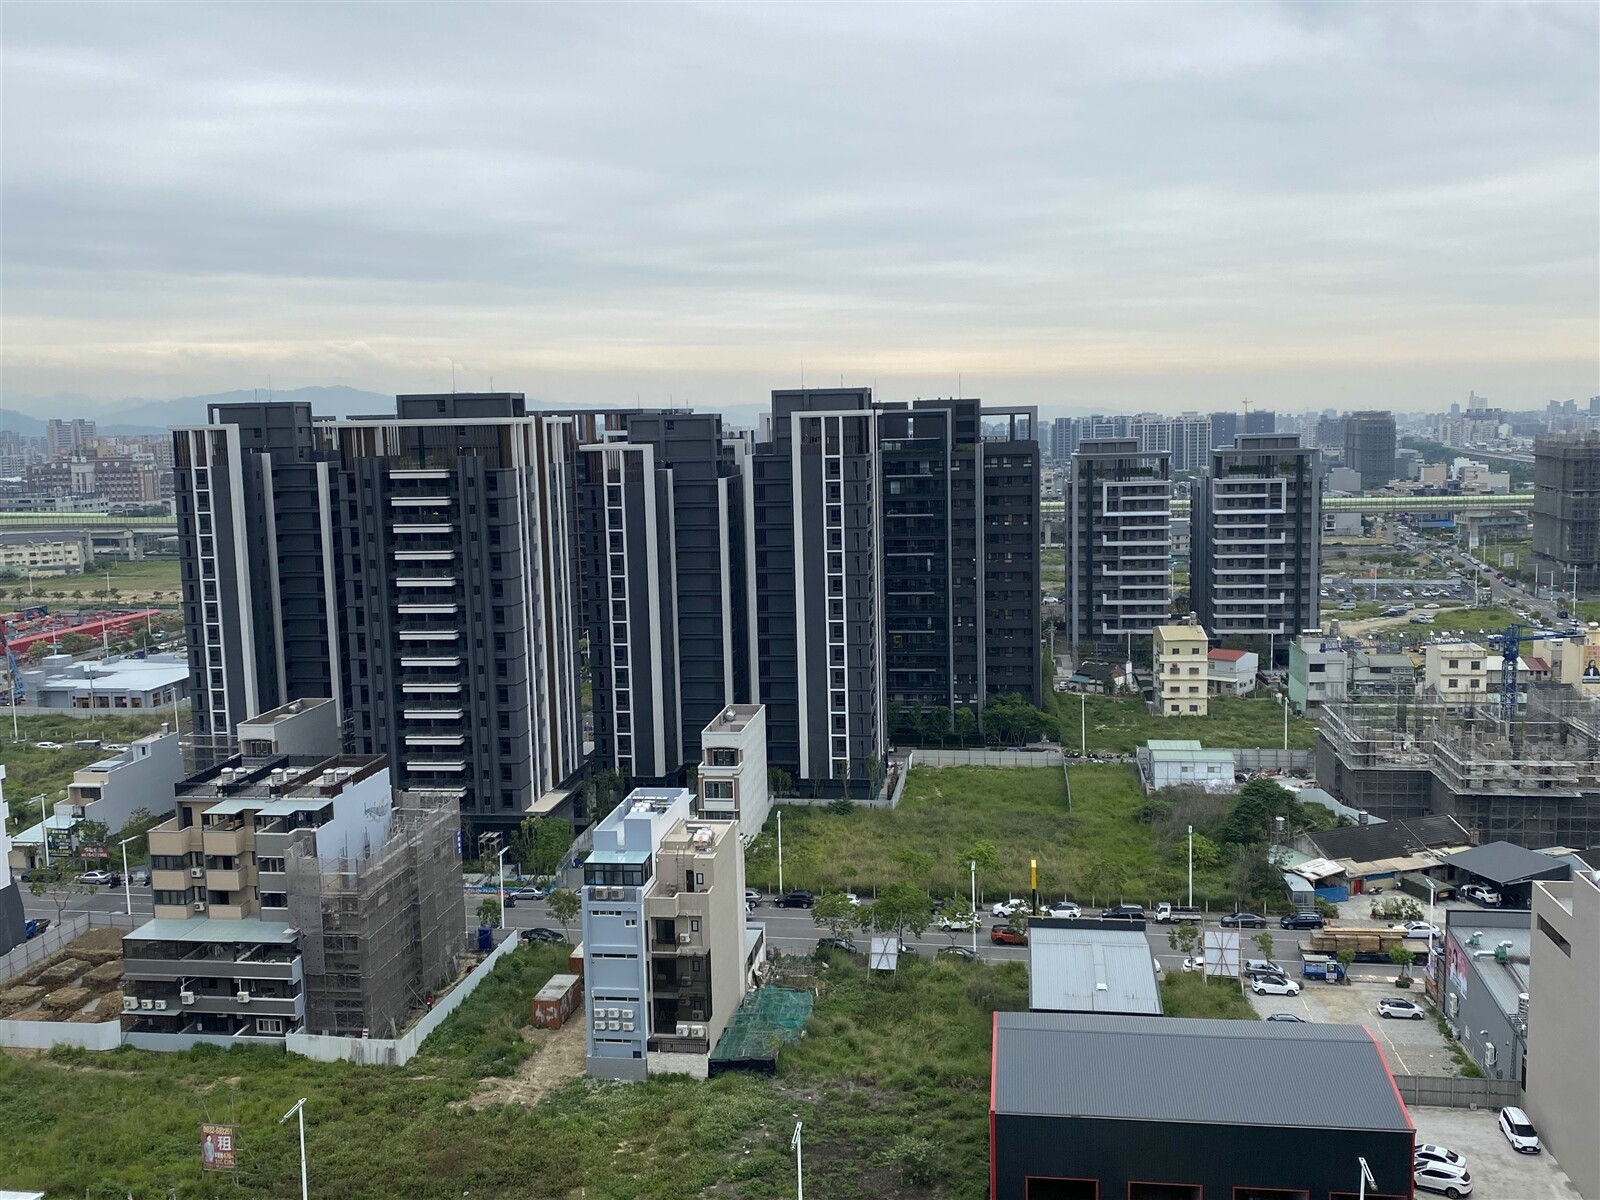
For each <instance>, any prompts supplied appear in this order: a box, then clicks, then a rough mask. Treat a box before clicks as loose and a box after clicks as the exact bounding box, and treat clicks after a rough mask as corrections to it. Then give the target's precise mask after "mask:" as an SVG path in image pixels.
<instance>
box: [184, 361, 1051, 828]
mask: <svg viewBox="0 0 1600 1200" xmlns="http://www.w3.org/2000/svg"><path fill="white" fill-rule="evenodd" d="M209 415H210V421H209V423H208V424H206V425H203V426H195V427H190V428H181V429H178V430H175V431H174V433H173V442H174V448H175V457H176V462H177V481H178V487H177V491H178V495H177V520H178V526H179V543H180V548H181V553H182V557H183V580H184V615H185V622H186V625H187V628H188V633H189V653H190V663H191V669H192V672H193V676H194V685H195V701H194V711H195V729H196V734H197V740H198V742H199V743H200V744H201V745H205V744H206V743H207V742H208V740H209V741H212V742H214V743H215V745H216V752H217V754H218V755H225V754H226V753H228V752H230V750H231V747H230V746H229V745H228V734H229V733H230V731H231V730H233V729H234V728H235V727H236V726H237V725H238V723H239V722H240V721H241V720H244V719H246V718H248V717H250V716H252V715H254V714H256V713H259V712H263V711H266V710H268V709H271V708H273V707H275V706H277V705H279V704H282V703H285V702H288V701H290V700H294V699H298V698H301V697H319V696H327V697H331V698H332V699H333V701H334V704H335V705H336V706H337V715H338V720H339V722H340V725H341V728H342V729H343V732H344V737H345V739H346V742H347V744H348V745H349V747H350V748H351V750H352V751H354V752H358V753H368V754H387V755H388V757H389V761H390V763H391V766H392V769H393V771H394V772H395V775H396V784H397V786H398V787H400V788H402V789H412V790H427V791H430V792H446V793H449V794H452V795H453V796H455V797H456V799H457V801H458V803H459V807H460V810H461V813H462V816H463V818H464V819H466V820H467V821H468V822H469V823H470V824H471V825H473V826H474V827H483V828H489V827H494V826H496V825H508V824H515V823H518V822H520V821H521V820H522V819H523V817H524V816H526V815H528V814H529V813H538V812H543V811H552V810H553V809H554V807H555V806H556V805H557V804H558V803H559V801H560V798H561V797H563V796H564V795H565V790H566V789H567V788H569V787H570V785H571V783H572V781H573V780H574V778H575V777H576V776H577V775H578V774H579V772H580V770H581V769H582V768H583V767H585V766H586V765H592V766H593V767H594V768H596V769H601V770H604V769H609V770H615V771H617V772H618V773H619V774H621V775H622V776H623V777H624V778H626V779H627V780H630V781H633V782H639V783H662V784H665V783H668V782H675V781H678V780H680V779H681V778H682V774H683V770H684V767H685V766H686V765H688V764H692V763H696V762H698V761H699V758H700V734H701V730H702V729H704V728H705V727H707V726H708V725H709V724H710V723H711V722H712V721H713V720H715V719H716V717H717V716H718V714H719V713H720V712H722V711H723V709H724V708H725V707H726V706H729V705H734V704H739V705H746V704H761V705H764V706H765V708H766V714H765V724H766V730H767V758H768V761H769V763H770V765H771V766H772V767H773V768H776V769H778V770H781V771H783V772H785V773H787V774H788V775H789V776H790V777H791V778H792V779H793V780H794V786H796V788H798V789H804V790H806V791H807V792H810V793H815V794H818V795H846V794H859V793H860V792H862V791H863V790H865V789H866V788H868V787H871V786H874V785H875V784H876V783H877V782H878V781H879V780H881V777H882V773H883V769H884V759H885V756H886V754H887V747H888V743H889V736H890V733H889V730H888V728H887V714H888V712H889V711H890V709H891V706H900V707H903V708H915V709H917V710H920V711H926V710H942V711H944V712H945V713H946V714H947V715H948V716H953V715H954V714H955V713H956V711H957V710H958V709H963V708H964V709H969V710H971V711H972V713H973V714H974V716H976V717H978V718H979V719H981V715H982V709H983V706H984V704H985V703H986V702H987V700H988V698H989V697H992V696H995V695H1002V694H1012V693H1016V694H1020V695H1022V696H1023V698H1024V699H1025V700H1027V701H1029V702H1030V703H1037V702H1038V700H1039V695H1038V689H1039V678H1040V670H1039V645H1040V636H1039V635H1040V629H1039V622H1040V614H1039V600H1038V598H1039V537H1040V530H1039V446H1038V442H1037V436H1038V429H1037V416H1036V414H1035V412H1034V411H1033V410H1031V409H1021V410H990V409H985V408H984V407H983V406H982V405H981V404H980V402H979V401H977V400H928V401H917V402H916V403H914V404H912V405H909V406H908V405H880V404H877V403H875V402H874V401H873V399H872V395H871V392H870V391H869V390H867V389H849V388H845V389H807V390H803V391H781V392H775V393H773V396H772V410H771V414H770V418H768V419H765V420H764V421H763V430H762V431H761V433H760V435H759V436H758V435H756V434H754V433H752V432H749V431H736V430H730V429H727V428H725V427H724V425H723V422H722V419H721V418H720V417H718V416H716V415H714V414H697V413H692V412H687V411H638V410H622V411H614V412H596V413H570V412H567V413H529V412H528V411H527V410H526V405H525V402H524V400H523V397H522V396H521V395H518V394H515V393H494V394H451V395H423V396H401V397H399V399H398V401H397V403H396V409H395V413H394V415H392V416H373V417H357V418H351V419H348V420H318V419H315V418H314V417H313V415H312V413H311V411H310V408H309V406H307V405H304V404H240V405H216V406H213V408H212V410H211V412H210V414H209ZM580 645H582V646H583V647H585V648H586V655H585V654H583V653H581V652H580ZM585 682H586V683H587V684H588V687H587V688H584V687H583V686H582V685H583V683H585ZM585 691H587V692H588V693H589V695H590V696H591V697H592V701H591V703H590V705H589V706H588V711H587V712H586V711H585V707H586V706H585V705H584V703H583V693H584V692H585Z"/></svg>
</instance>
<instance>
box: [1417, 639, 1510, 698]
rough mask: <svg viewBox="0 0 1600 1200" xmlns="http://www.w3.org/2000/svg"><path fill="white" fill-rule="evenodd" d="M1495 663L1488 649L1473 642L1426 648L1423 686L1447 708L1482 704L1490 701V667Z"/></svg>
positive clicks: (1423, 664) (1424, 651)
mask: <svg viewBox="0 0 1600 1200" xmlns="http://www.w3.org/2000/svg"><path fill="white" fill-rule="evenodd" d="M1491 661H1493V662H1495V663H1498V662H1499V659H1498V657H1493V658H1492V657H1491V655H1490V653H1489V651H1488V650H1486V649H1485V648H1484V647H1482V646H1476V645H1473V644H1472V643H1470V642H1469V643H1466V644H1463V645H1446V646H1426V647H1424V648H1423V651H1422V671H1423V676H1422V677H1423V683H1424V686H1425V687H1426V688H1427V690H1428V691H1430V692H1432V693H1433V695H1434V696H1435V697H1436V698H1437V699H1439V700H1442V701H1444V703H1446V704H1449V705H1473V704H1485V703H1487V702H1488V701H1489V665H1490V663H1491Z"/></svg>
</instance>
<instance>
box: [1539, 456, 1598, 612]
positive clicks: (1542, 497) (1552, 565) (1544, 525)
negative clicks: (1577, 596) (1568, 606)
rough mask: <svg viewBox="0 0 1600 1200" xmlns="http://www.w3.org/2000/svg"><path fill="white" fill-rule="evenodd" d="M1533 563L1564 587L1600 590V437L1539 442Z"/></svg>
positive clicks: (1580, 589)
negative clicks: (1554, 577) (1574, 585)
mask: <svg viewBox="0 0 1600 1200" xmlns="http://www.w3.org/2000/svg"><path fill="white" fill-rule="evenodd" d="M1533 558H1534V565H1535V566H1536V567H1537V568H1538V569H1539V570H1540V571H1542V572H1544V573H1546V574H1550V573H1553V574H1554V575H1555V576H1556V581H1557V586H1559V587H1563V588H1565V587H1570V586H1573V581H1574V578H1575V579H1576V587H1577V588H1578V589H1579V591H1580V592H1581V591H1586V590H1590V589H1593V588H1600V433H1597V432H1590V433H1585V434H1565V435H1552V436H1546V437H1539V438H1535V439H1534V443H1533Z"/></svg>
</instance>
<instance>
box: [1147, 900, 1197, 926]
mask: <svg viewBox="0 0 1600 1200" xmlns="http://www.w3.org/2000/svg"><path fill="white" fill-rule="evenodd" d="M1204 919H1205V914H1204V913H1202V912H1201V911H1200V910H1199V909H1198V908H1191V907H1189V906H1188V905H1184V904H1168V903H1167V902H1166V901H1165V900H1163V901H1162V902H1161V903H1160V904H1158V905H1156V924H1157V925H1173V924H1178V925H1198V924H1199V923H1200V922H1201V921H1202V920H1204Z"/></svg>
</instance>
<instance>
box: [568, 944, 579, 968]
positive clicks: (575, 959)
mask: <svg viewBox="0 0 1600 1200" xmlns="http://www.w3.org/2000/svg"><path fill="white" fill-rule="evenodd" d="M567 970H569V971H571V972H572V973H573V974H574V975H582V974H583V943H582V942H579V943H578V944H577V945H576V946H574V947H573V948H572V953H571V954H569V955H567Z"/></svg>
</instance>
